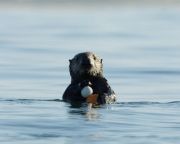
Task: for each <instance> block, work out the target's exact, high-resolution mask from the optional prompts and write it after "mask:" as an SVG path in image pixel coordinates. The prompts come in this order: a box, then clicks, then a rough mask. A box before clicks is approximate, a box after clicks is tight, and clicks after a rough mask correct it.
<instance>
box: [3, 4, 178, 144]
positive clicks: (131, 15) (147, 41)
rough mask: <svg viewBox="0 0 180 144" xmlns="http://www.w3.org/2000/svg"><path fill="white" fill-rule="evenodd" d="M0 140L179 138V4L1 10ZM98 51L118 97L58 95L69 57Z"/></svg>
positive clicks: (109, 142)
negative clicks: (81, 101) (87, 100)
mask: <svg viewBox="0 0 180 144" xmlns="http://www.w3.org/2000/svg"><path fill="white" fill-rule="evenodd" d="M0 20H1V23H0V143H1V144H49V143H52V144H71V143H73V144H76V143H77V144H79V143H87V144H90V143H91V144H96V143H104V144H117V143H121V144H144V143H146V144H179V142H180V40H179V38H180V10H179V9H178V8H176V7H168V8H167V7H165V8H163V7H115V8H111V7H109V8H93V9H90V8H87V9H86V8H73V7H72V8H71V9H65V8H59V9H57V8H56V9H48V10H47V9H32V8H27V9H26V8H23V9H20V8H19V9H5V8H3V9H1V10H0ZM82 51H93V52H95V53H97V54H98V55H99V56H100V57H102V58H103V62H104V75H105V77H106V78H107V79H108V81H109V83H110V85H111V87H112V88H113V89H114V91H115V92H116V94H117V97H118V100H117V103H115V104H112V105H104V106H102V107H100V108H96V109H93V110H92V111H91V112H88V110H87V108H86V107H80V108H73V107H71V106H70V105H69V104H67V103H64V102H62V100H61V97H62V94H63V92H64V90H65V88H66V87H67V85H68V84H69V83H70V76H69V72H68V60H69V59H70V58H72V57H73V56H74V55H75V54H77V53H79V52H82Z"/></svg>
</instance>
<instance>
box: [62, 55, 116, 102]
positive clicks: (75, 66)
mask: <svg viewBox="0 0 180 144" xmlns="http://www.w3.org/2000/svg"><path fill="white" fill-rule="evenodd" d="M69 62H70V64H69V72H70V76H71V83H70V85H69V86H68V87H67V88H66V90H65V92H64V94H63V100H64V101H66V102H70V103H83V102H86V98H85V97H83V96H82V93H81V92H82V89H83V88H84V87H85V86H90V87H91V88H92V90H93V94H96V95H97V96H98V97H97V104H99V105H101V104H106V103H112V102H115V100H116V96H115V93H114V91H113V90H112V89H111V87H110V86H109V84H108V82H107V80H106V78H105V77H104V76H103V63H102V59H100V58H99V57H98V56H97V55H95V54H94V53H92V52H83V53H79V54H77V55H75V56H74V58H73V59H71V60H69Z"/></svg>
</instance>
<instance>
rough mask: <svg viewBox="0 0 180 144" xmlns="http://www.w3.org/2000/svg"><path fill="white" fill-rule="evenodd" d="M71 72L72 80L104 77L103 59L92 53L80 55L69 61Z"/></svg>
mask: <svg viewBox="0 0 180 144" xmlns="http://www.w3.org/2000/svg"><path fill="white" fill-rule="evenodd" d="M69 62H70V65H69V71H70V75H71V78H72V80H73V79H76V80H79V79H82V78H89V77H93V76H94V77H96V76H102V74H103V64H102V59H100V58H99V57H98V56H97V55H95V54H94V53H92V52H84V53H79V54H77V55H75V56H74V58H73V59H71V60H69Z"/></svg>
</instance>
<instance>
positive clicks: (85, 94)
mask: <svg viewBox="0 0 180 144" xmlns="http://www.w3.org/2000/svg"><path fill="white" fill-rule="evenodd" d="M92 93H93V89H92V88H91V87H90V86H85V87H84V88H83V89H82V90H81V95H82V96H83V97H88V96H89V95H91V94H92Z"/></svg>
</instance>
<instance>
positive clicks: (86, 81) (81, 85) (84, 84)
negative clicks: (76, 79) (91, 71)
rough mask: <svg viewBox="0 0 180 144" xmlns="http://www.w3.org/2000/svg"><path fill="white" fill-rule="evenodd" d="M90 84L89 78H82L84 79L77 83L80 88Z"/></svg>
mask: <svg viewBox="0 0 180 144" xmlns="http://www.w3.org/2000/svg"><path fill="white" fill-rule="evenodd" d="M91 85H92V83H91V82H90V81H89V80H84V81H82V82H80V83H79V86H80V87H81V88H83V87H85V86H91Z"/></svg>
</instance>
